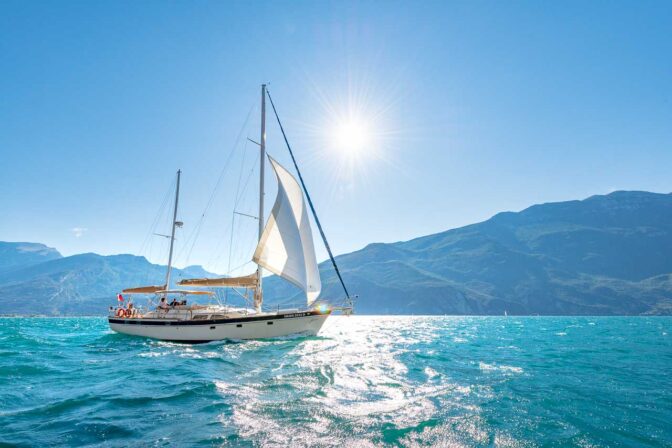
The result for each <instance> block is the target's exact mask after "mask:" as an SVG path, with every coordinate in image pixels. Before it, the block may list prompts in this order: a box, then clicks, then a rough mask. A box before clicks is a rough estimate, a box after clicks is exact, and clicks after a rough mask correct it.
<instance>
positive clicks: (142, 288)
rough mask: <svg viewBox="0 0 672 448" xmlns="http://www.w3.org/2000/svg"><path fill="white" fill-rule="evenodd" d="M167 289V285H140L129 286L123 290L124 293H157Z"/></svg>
mask: <svg viewBox="0 0 672 448" xmlns="http://www.w3.org/2000/svg"><path fill="white" fill-rule="evenodd" d="M165 289H166V285H161V286H139V287H137V288H127V289H124V290H122V291H121V292H123V293H124V294H156V293H158V292H159V291H163V290H165Z"/></svg>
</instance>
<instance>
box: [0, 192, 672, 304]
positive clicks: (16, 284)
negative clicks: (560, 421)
mask: <svg viewBox="0 0 672 448" xmlns="http://www.w3.org/2000/svg"><path fill="white" fill-rule="evenodd" d="M337 263H338V265H339V267H340V269H341V272H342V274H343V277H344V279H345V281H346V283H347V285H348V288H349V290H350V292H351V293H354V294H357V295H358V298H357V301H356V312H358V313H362V314H485V315H501V314H504V313H505V312H506V313H508V314H510V315H514V314H540V315H642V314H647V315H650V314H654V315H657V314H672V194H659V193H649V192H639V191H618V192H614V193H611V194H608V195H598V196H592V197H590V198H588V199H585V200H581V201H578V200H577V201H567V202H556V203H547V204H540V205H534V206H532V207H529V208H527V209H525V210H523V211H521V212H515V213H514V212H503V213H499V214H497V215H495V216H493V217H492V218H490V219H488V220H487V221H484V222H481V223H477V224H472V225H469V226H465V227H461V228H457V229H452V230H448V231H445V232H441V233H437V234H434V235H428V236H423V237H420V238H416V239H413V240H410V241H403V242H397V243H389V244H386V243H373V244H370V245H368V246H366V247H364V248H363V249H361V250H358V251H356V252H352V253H349V254H344V255H340V256H338V257H337ZM320 271H321V274H322V281H323V292H322V296H321V297H326V298H330V299H332V300H334V301H340V299H341V298H342V297H343V295H344V294H343V292H342V289H341V287H340V285H339V283H338V282H337V280H336V277H335V274H334V271H333V268H332V267H331V263H330V262H329V261H327V262H323V263H321V264H320ZM163 275H165V267H163V266H160V265H155V264H151V263H149V262H148V261H147V260H146V259H145V258H143V257H138V256H133V255H113V256H101V255H96V254H81V255H75V256H71V257H62V256H61V255H60V254H59V253H58V251H56V250H55V249H52V248H48V247H46V246H44V245H42V244H36V243H0V303H1V304H2V305H1V306H2V311H0V312H1V313H3V314H8V313H23V314H26V313H27V314H31V313H38V314H49V315H61V314H103V313H104V312H105V310H106V306H107V305H108V304H110V303H111V301H112V300H113V299H114V296H115V294H116V293H117V292H118V291H119V290H120V289H122V288H123V287H127V286H129V285H141V284H152V283H160V281H161V279H162V277H163ZM211 275H214V274H211V273H208V272H206V271H205V270H204V269H203V268H202V267H200V266H190V267H188V268H185V269H183V270H177V271H176V275H175V276H176V277H177V278H180V277H203V276H211ZM264 292H265V295H266V297H267V298H268V299H267V303H269V304H274V303H279V302H285V301H291V300H293V301H294V302H296V301H300V300H301V291H299V290H297V289H296V288H294V287H293V286H291V285H289V284H288V283H286V282H284V281H283V280H281V279H279V278H277V277H274V276H271V277H268V278H265V279H264Z"/></svg>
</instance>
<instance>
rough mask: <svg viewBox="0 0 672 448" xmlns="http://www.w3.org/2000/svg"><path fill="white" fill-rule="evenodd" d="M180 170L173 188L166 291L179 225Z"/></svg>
mask: <svg viewBox="0 0 672 448" xmlns="http://www.w3.org/2000/svg"><path fill="white" fill-rule="evenodd" d="M181 173H182V171H181V170H177V187H176V188H175V206H174V207H173V225H172V230H171V233H170V252H169V253H168V270H167V271H166V289H170V271H171V270H172V268H173V246H174V244H175V229H176V228H177V227H178V225H181V224H182V223H179V222H178V221H177V202H178V201H179V199H180V174H181Z"/></svg>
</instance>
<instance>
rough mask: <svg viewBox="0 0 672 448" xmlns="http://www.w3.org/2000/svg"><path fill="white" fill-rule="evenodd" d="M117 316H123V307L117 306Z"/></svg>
mask: <svg viewBox="0 0 672 448" xmlns="http://www.w3.org/2000/svg"><path fill="white" fill-rule="evenodd" d="M117 317H124V309H123V308H119V309H118V310H117Z"/></svg>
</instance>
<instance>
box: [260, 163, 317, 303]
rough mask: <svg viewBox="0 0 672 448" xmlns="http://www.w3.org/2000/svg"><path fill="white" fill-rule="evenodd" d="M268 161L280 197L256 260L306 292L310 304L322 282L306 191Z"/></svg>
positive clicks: (262, 236) (288, 173)
mask: <svg viewBox="0 0 672 448" xmlns="http://www.w3.org/2000/svg"><path fill="white" fill-rule="evenodd" d="M268 159H269V160H270V161H271V165H272V166H273V170H274V171H275V176H276V177H277V179H278V195H277V197H276V198H275V204H273V210H272V211H271V216H270V217H269V218H268V221H267V223H266V227H264V231H263V233H262V235H261V238H260V240H259V244H258V245H257V249H256V250H255V252H254V256H253V258H252V259H253V260H254V261H255V262H256V263H257V264H258V265H259V266H261V267H263V268H266V269H268V270H269V271H271V272H272V273H274V274H276V275H279V276H280V277H282V278H284V279H285V280H287V281H289V282H291V283H293V284H294V285H296V286H298V287H299V288H301V289H303V290H304V291H305V293H306V298H307V301H308V305H310V304H312V303H313V302H314V301H315V300H316V299H317V297H318V296H319V295H320V291H321V290H322V282H321V280H320V272H319V269H318V267H317V259H316V256H315V246H314V244H313V234H312V230H311V228H310V219H309V217H308V209H307V208H306V203H305V201H304V199H303V191H302V189H301V186H300V185H299V183H298V182H297V181H296V179H295V178H294V176H292V175H291V173H290V172H289V171H287V170H286V169H285V168H284V167H283V166H282V165H280V164H279V163H278V162H276V161H275V160H274V159H273V158H272V157H270V156H269V157H268Z"/></svg>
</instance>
